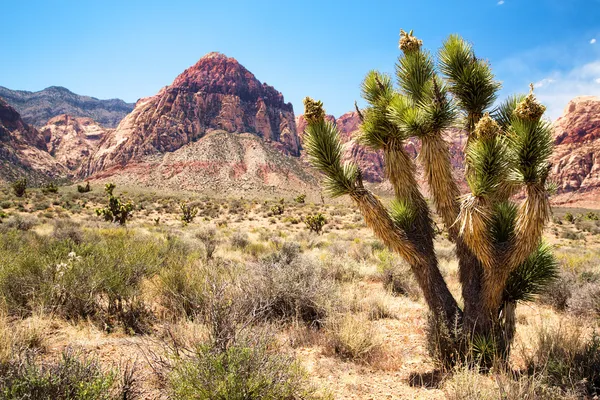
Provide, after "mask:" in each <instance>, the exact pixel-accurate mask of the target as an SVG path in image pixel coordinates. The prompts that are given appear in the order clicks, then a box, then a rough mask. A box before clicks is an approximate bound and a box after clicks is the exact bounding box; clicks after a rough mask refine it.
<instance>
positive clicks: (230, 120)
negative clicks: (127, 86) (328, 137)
mask: <svg viewBox="0 0 600 400" xmlns="http://www.w3.org/2000/svg"><path fill="white" fill-rule="evenodd" d="M211 130H224V131H226V132H230V133H243V132H248V133H252V134H255V135H256V136H258V137H260V138H262V139H263V140H264V141H265V142H267V143H270V144H271V145H272V146H273V147H275V148H277V149H279V150H280V151H281V152H283V153H285V154H289V155H292V156H297V155H299V153H300V143H299V140H298V135H297V131H296V123H295V119H294V111H293V107H292V105H291V104H290V103H285V102H284V99H283V95H282V94H281V93H279V92H278V91H276V90H275V89H274V88H273V87H271V86H269V85H267V84H263V83H261V82H259V81H258V79H256V77H255V76H254V75H253V74H252V73H251V72H250V71H248V70H247V69H246V68H244V67H243V66H242V65H240V63H238V62H237V61H236V60H235V59H233V58H228V57H226V56H225V55H223V54H220V53H209V54H207V55H206V56H204V57H202V58H201V59H200V61H198V63H196V64H195V65H194V66H192V67H190V68H188V69H187V70H185V71H184V72H183V73H182V74H181V75H179V76H178V77H177V78H176V79H175V80H174V81H173V83H172V84H171V85H170V86H167V87H165V88H163V89H162V90H161V91H160V92H159V93H158V94H157V95H155V96H152V97H149V98H145V99H141V100H140V101H138V103H137V104H136V106H135V109H134V110H133V111H132V112H131V114H129V115H128V116H127V117H125V119H123V121H121V123H120V124H119V125H118V127H117V128H116V130H115V131H114V132H112V133H109V134H108V135H107V136H106V138H105V140H104V141H103V142H102V144H101V145H100V148H99V149H98V151H97V152H96V153H95V154H94V155H93V156H92V159H91V160H90V162H89V165H88V167H87V168H86V169H85V170H84V173H86V174H94V173H97V172H100V171H102V170H105V169H110V168H113V167H115V166H118V165H120V166H125V165H126V164H127V163H128V162H130V161H136V160H140V159H141V158H143V157H145V156H149V155H156V154H162V153H166V152H172V151H175V150H177V149H179V148H181V147H182V146H184V145H186V144H188V143H191V142H195V141H197V140H199V139H201V138H202V137H203V136H204V135H206V133H207V132H210V131H211Z"/></svg>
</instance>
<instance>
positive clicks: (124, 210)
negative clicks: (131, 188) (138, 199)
mask: <svg viewBox="0 0 600 400" xmlns="http://www.w3.org/2000/svg"><path fill="white" fill-rule="evenodd" d="M115 187H116V186H115V185H114V184H113V183H107V184H106V187H105V188H104V191H105V192H106V194H108V205H107V206H106V207H104V208H98V209H96V214H97V215H98V216H102V217H103V218H104V220H105V221H109V222H115V223H119V224H120V225H125V223H126V222H127V220H128V219H130V218H131V214H132V213H133V208H134V206H133V203H131V202H130V201H128V202H127V203H124V202H122V201H121V199H120V198H118V197H117V196H115V195H113V191H114V190H115Z"/></svg>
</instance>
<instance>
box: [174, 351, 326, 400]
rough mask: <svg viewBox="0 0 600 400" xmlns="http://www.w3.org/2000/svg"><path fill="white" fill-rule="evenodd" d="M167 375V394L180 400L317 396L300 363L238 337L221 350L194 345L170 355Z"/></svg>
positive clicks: (282, 398)
mask: <svg viewBox="0 0 600 400" xmlns="http://www.w3.org/2000/svg"><path fill="white" fill-rule="evenodd" d="M168 376H169V379H168V386H169V390H170V392H171V393H170V394H171V396H172V397H173V398H177V399H181V400H187V399H190V400H191V399H202V400H213V399H214V400H218V399H228V400H254V399H257V400H258V399H260V400H284V399H307V400H309V399H316V398H318V397H317V395H316V393H315V389H314V388H313V386H312V385H311V384H310V383H309V381H308V378H307V376H306V374H305V372H304V371H303V370H302V368H301V367H300V365H299V364H298V363H297V362H296V361H295V360H294V359H293V358H292V357H290V356H287V355H285V354H283V353H281V352H278V351H277V349H273V346H272V345H271V344H270V343H264V342H256V341H251V342H248V341H239V342H237V343H235V344H233V345H231V346H230V347H228V348H227V349H225V350H224V351H215V349H214V348H212V347H211V346H206V345H204V346H202V345H200V346H197V347H196V348H195V349H194V350H193V352H192V353H191V354H189V355H188V356H187V357H176V358H175V359H174V362H173V367H172V370H171V371H170V373H169V375H168Z"/></svg>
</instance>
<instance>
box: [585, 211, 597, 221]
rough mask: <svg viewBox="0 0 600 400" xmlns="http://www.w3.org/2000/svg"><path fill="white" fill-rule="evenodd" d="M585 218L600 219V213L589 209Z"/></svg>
mask: <svg viewBox="0 0 600 400" xmlns="http://www.w3.org/2000/svg"><path fill="white" fill-rule="evenodd" d="M585 219H587V220H589V221H598V214H596V213H595V212H593V211H589V212H588V213H587V214H585Z"/></svg>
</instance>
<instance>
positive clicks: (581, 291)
mask: <svg viewBox="0 0 600 400" xmlns="http://www.w3.org/2000/svg"><path fill="white" fill-rule="evenodd" d="M567 309H568V310H569V313H572V314H574V315H577V316H586V315H587V316H600V282H587V283H584V284H583V285H582V286H581V287H580V288H578V289H577V290H574V291H573V292H572V294H571V297H570V298H569V299H568V300H567Z"/></svg>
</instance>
